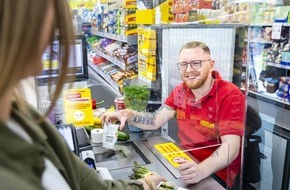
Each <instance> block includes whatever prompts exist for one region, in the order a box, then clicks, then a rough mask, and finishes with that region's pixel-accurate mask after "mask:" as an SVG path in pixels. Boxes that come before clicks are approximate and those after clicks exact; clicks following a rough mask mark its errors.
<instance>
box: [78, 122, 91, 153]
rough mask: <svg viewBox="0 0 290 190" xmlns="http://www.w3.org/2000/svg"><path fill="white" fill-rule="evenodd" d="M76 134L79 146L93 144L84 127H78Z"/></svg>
mask: <svg viewBox="0 0 290 190" xmlns="http://www.w3.org/2000/svg"><path fill="white" fill-rule="evenodd" d="M75 129H76V136H77V144H78V148H82V147H86V146H91V141H90V137H89V135H88V133H87V131H86V129H85V128H83V127H76V128H75Z"/></svg>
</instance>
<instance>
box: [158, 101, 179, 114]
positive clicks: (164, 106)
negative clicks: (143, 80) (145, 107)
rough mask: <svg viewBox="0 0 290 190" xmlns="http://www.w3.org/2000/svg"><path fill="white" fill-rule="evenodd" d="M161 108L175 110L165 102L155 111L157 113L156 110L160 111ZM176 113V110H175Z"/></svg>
mask: <svg viewBox="0 0 290 190" xmlns="http://www.w3.org/2000/svg"><path fill="white" fill-rule="evenodd" d="M163 109H167V110H169V111H175V110H174V109H173V108H172V107H170V106H168V105H165V104H162V105H161V106H160V107H159V108H158V110H156V111H155V113H156V114H157V113H158V112H160V111H162V110H163ZM175 114H176V112H175ZM175 116H176V115H175Z"/></svg>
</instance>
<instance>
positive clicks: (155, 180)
mask: <svg viewBox="0 0 290 190" xmlns="http://www.w3.org/2000/svg"><path fill="white" fill-rule="evenodd" d="M139 181H141V182H142V183H143V186H144V190H155V189H157V188H158V185H159V184H160V183H161V182H166V181H167V180H166V178H165V177H163V176H160V175H158V174H157V173H156V172H151V173H150V175H148V176H146V177H144V178H141V179H139Z"/></svg>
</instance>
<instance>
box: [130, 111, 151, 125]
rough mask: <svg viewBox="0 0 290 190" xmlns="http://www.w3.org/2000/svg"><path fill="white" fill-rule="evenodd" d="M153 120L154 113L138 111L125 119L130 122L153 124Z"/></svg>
mask: <svg viewBox="0 0 290 190" xmlns="http://www.w3.org/2000/svg"><path fill="white" fill-rule="evenodd" d="M155 120H156V118H155V114H154V113H146V112H139V113H137V114H133V115H132V116H131V117H130V118H128V120H127V121H128V122H129V123H132V124H142V125H151V126H155Z"/></svg>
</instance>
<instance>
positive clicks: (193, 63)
mask: <svg viewBox="0 0 290 190" xmlns="http://www.w3.org/2000/svg"><path fill="white" fill-rule="evenodd" d="M204 61H211V59H206V60H193V61H190V62H189V63H187V62H178V63H177V67H178V69H179V70H181V71H185V70H186V69H187V67H188V65H190V66H191V68H193V69H198V68H200V67H201V63H202V62H204Z"/></svg>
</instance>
